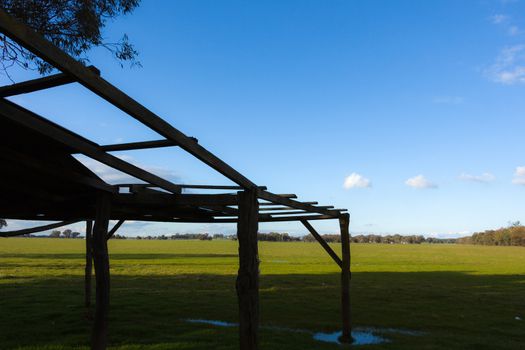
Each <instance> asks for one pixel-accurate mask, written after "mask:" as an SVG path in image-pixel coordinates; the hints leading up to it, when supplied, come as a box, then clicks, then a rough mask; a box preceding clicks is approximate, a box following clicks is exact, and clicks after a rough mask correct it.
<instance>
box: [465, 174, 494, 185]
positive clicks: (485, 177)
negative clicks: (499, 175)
mask: <svg viewBox="0 0 525 350" xmlns="http://www.w3.org/2000/svg"><path fill="white" fill-rule="evenodd" d="M459 179H460V180H463V181H472V182H485V183H487V182H492V181H494V180H495V179H496V177H495V176H494V175H493V174H491V173H483V174H481V175H472V174H467V173H462V174H461V175H459Z"/></svg>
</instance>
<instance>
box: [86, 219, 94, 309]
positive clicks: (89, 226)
mask: <svg viewBox="0 0 525 350" xmlns="http://www.w3.org/2000/svg"><path fill="white" fill-rule="evenodd" d="M92 234H93V221H91V220H88V221H86V269H85V273H84V304H85V305H86V309H87V312H88V314H87V316H88V317H90V314H89V307H90V306H91V274H92V270H93V252H92V249H91V247H92V246H91V237H92Z"/></svg>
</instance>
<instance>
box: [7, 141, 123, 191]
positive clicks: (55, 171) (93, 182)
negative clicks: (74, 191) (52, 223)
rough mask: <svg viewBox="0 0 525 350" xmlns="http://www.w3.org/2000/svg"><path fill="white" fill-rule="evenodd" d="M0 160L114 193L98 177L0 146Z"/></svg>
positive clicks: (113, 189) (111, 187)
mask: <svg viewBox="0 0 525 350" xmlns="http://www.w3.org/2000/svg"><path fill="white" fill-rule="evenodd" d="M0 159H5V160H8V161H10V162H12V163H17V164H20V165H22V166H24V167H26V168H28V169H30V170H31V171H36V172H40V173H44V174H47V175H51V176H53V177H55V178H58V179H62V180H66V181H72V182H76V183H79V184H82V185H86V186H90V187H93V188H96V189H99V190H103V191H108V192H115V191H116V188H114V187H113V186H111V185H109V184H108V183H106V182H104V181H102V180H101V179H99V178H98V177H93V176H87V175H84V174H80V173H77V172H75V171H72V170H70V169H67V168H64V167H58V166H57V164H53V163H51V162H49V161H48V160H46V159H38V158H33V157H30V156H28V155H26V154H24V153H22V152H17V151H16V150H13V149H10V148H9V147H3V146H0Z"/></svg>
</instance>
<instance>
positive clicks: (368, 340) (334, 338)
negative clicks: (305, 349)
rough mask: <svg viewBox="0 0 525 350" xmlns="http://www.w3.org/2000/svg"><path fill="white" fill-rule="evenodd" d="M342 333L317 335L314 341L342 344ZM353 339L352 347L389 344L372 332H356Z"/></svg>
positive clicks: (353, 333)
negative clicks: (340, 339)
mask: <svg viewBox="0 0 525 350" xmlns="http://www.w3.org/2000/svg"><path fill="white" fill-rule="evenodd" d="M341 334H342V332H334V333H315V334H314V339H315V340H319V341H322V342H327V343H336V344H341V342H340V341H339V337H340V336H341ZM352 338H354V341H353V342H352V345H370V344H381V343H385V342H387V340H386V339H385V338H382V337H380V336H377V335H374V334H373V333H372V332H363V331H354V332H352Z"/></svg>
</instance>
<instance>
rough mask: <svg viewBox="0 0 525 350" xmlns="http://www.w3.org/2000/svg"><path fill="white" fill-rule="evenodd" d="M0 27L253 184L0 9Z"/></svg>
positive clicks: (108, 98)
mask: <svg viewBox="0 0 525 350" xmlns="http://www.w3.org/2000/svg"><path fill="white" fill-rule="evenodd" d="M0 31H1V32H3V33H4V34H6V35H7V36H9V37H10V38H11V39H13V40H14V41H16V42H17V43H19V44H21V45H22V46H24V47H25V48H26V49H28V50H29V51H31V52H32V53H34V54H35V55H37V56H39V57H41V58H43V59H44V60H46V61H47V62H49V63H50V64H52V65H53V66H55V67H57V68H58V69H60V70H61V71H62V72H63V73H66V74H68V75H71V76H73V77H74V78H75V80H76V81H78V82H79V83H80V84H82V85H84V86H85V87H86V88H88V89H89V90H91V91H93V92H94V93H95V94H97V95H99V96H100V97H102V98H103V99H105V100H106V101H108V102H109V103H111V104H113V105H114V106H116V107H118V108H119V109H121V110H122V111H124V112H126V113H127V114H129V115H130V116H132V117H133V118H135V119H136V120H138V121H140V122H141V123H143V124H144V125H146V126H148V127H149V128H150V129H152V130H154V131H156V132H157V133H159V134H160V135H162V136H163V137H165V138H166V139H168V140H172V141H174V142H177V143H178V144H179V146H180V147H181V148H183V149H184V150H186V151H187V152H188V153H190V154H192V155H193V156H195V157H196V158H198V159H200V160H201V161H202V162H204V163H205V164H207V165H209V166H210V167H212V168H213V169H215V170H216V171H218V172H219V173H221V174H223V175H224V176H226V177H227V178H229V179H230V180H231V181H233V182H235V183H236V184H238V185H240V186H242V187H243V188H255V187H256V185H255V184H254V183H253V182H251V181H250V180H248V179H247V178H246V177H244V176H243V175H242V174H240V173H239V172H237V171H236V170H235V169H233V168H232V167H231V166H230V165H228V164H226V163H225V162H224V161H222V160H221V159H219V158H218V157H216V156H215V155H214V154H212V153H211V152H209V151H208V150H207V149H205V148H204V147H202V146H201V145H199V144H198V143H196V142H195V141H194V140H193V139H191V138H190V137H188V136H186V135H185V134H183V133H182V132H181V131H179V130H178V129H176V128H175V127H173V126H172V125H170V124H169V123H168V122H166V121H165V120H163V119H162V118H160V117H159V116H157V115H156V114H154V113H153V112H151V111H150V110H149V109H147V108H146V107H144V106H143V105H141V104H140V103H138V102H137V101H135V100H134V99H132V98H131V97H129V96H128V95H126V94H125V93H124V92H122V91H121V90H119V89H118V88H116V87H115V86H113V85H112V84H110V83H108V82H107V81H106V80H104V79H102V77H100V76H98V75H96V74H95V73H93V72H92V71H90V70H89V69H88V68H87V67H86V66H84V65H83V64H82V63H80V62H78V61H77V60H75V59H74V58H73V57H71V56H69V55H68V54H67V53H65V52H64V51H62V50H60V49H59V48H58V47H56V46H55V45H53V44H52V43H51V42H49V41H48V40H46V39H45V38H44V37H43V36H42V35H40V34H38V33H37V32H35V31H34V30H32V29H31V28H30V27H28V26H27V25H25V24H23V23H20V22H18V21H16V20H15V19H13V18H12V17H10V16H9V15H8V14H7V13H6V12H5V11H3V10H1V9H0Z"/></svg>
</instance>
